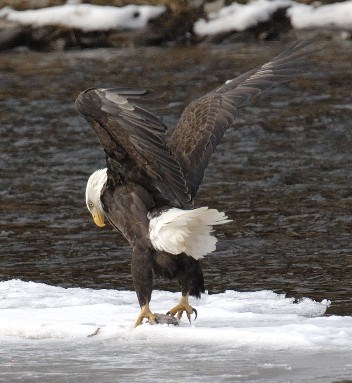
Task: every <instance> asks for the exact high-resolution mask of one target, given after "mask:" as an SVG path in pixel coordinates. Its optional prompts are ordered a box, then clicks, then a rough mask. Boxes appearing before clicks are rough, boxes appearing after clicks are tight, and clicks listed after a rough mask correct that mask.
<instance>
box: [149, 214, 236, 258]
mask: <svg viewBox="0 0 352 383" xmlns="http://www.w3.org/2000/svg"><path fill="white" fill-rule="evenodd" d="M230 221H231V220H230V219H227V217H226V215H225V213H222V212H219V211H218V210H216V209H208V208H207V207H200V208H198V209H194V210H181V209H177V208H172V209H169V210H167V211H164V212H163V213H161V214H160V215H158V216H156V217H154V218H151V219H150V222H149V237H150V240H151V242H152V245H153V246H154V248H155V249H157V250H163V251H166V252H168V253H171V254H181V253H185V254H187V255H189V256H191V257H193V258H195V259H199V258H203V257H204V255H206V254H209V253H211V252H212V251H214V250H215V248H216V246H215V245H216V242H217V239H216V237H215V236H214V235H212V234H211V233H212V231H213V226H215V225H222V224H224V223H227V222H230Z"/></svg>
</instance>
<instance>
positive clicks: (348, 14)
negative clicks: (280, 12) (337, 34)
mask: <svg viewBox="0 0 352 383" xmlns="http://www.w3.org/2000/svg"><path fill="white" fill-rule="evenodd" d="M287 14H288V16H289V17H290V19H291V23H292V26H293V27H294V28H296V29H304V28H324V27H325V28H326V27H329V28H336V29H347V30H352V1H351V0H350V1H344V2H342V3H335V4H327V5H322V6H320V7H314V6H313V5H307V4H298V3H296V4H295V5H294V6H293V7H291V8H290V9H288V11H287Z"/></svg>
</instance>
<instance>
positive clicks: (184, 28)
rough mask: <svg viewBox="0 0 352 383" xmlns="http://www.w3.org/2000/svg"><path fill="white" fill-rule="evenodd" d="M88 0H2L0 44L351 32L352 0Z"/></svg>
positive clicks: (108, 43)
mask: <svg viewBox="0 0 352 383" xmlns="http://www.w3.org/2000/svg"><path fill="white" fill-rule="evenodd" d="M89 3H90V4H88V3H84V4H83V3H80V2H79V1H77V0H70V1H68V2H66V3H64V2H63V1H59V0H29V1H22V0H14V1H9V0H0V6H2V8H1V9H0V49H1V50H4V49H12V48H16V47H19V46H25V47H28V48H30V49H34V50H47V51H50V50H65V49H71V48H95V47H116V48H119V47H128V46H148V45H162V44H198V43H201V42H204V41H210V42H222V41H224V40H226V41H235V42H247V41H256V40H273V39H280V38H281V39H283V38H285V36H287V34H292V33H293V34H301V33H302V32H301V31H302V30H303V31H304V32H303V34H304V35H306V34H307V33H308V32H309V33H312V31H313V35H314V34H315V35H317V34H320V35H322V36H324V37H328V38H331V37H336V36H338V37H341V38H345V39H351V32H352V20H348V18H347V17H346V18H344V15H346V14H348V12H347V11H350V10H352V1H346V2H341V3H336V4H331V5H328V4H327V5H321V3H319V4H320V5H319V6H318V5H316V6H314V5H307V4H303V3H298V2H295V1H291V0H273V1H269V0H255V1H252V2H250V3H245V4H240V3H233V2H231V1H225V0H217V1H213V2H205V1H203V2H202V1H197V0H194V1H170V0H159V1H157V0H154V1H147V2H146V1H142V0H134V1H133V4H131V3H132V2H131V1H123V0H114V1H109V6H104V3H105V4H106V3H107V2H106V1H99V0H96V1H90V2H89ZM146 3H148V5H146ZM142 4H144V5H142ZM9 5H11V7H9ZM117 6H118V7H117Z"/></svg>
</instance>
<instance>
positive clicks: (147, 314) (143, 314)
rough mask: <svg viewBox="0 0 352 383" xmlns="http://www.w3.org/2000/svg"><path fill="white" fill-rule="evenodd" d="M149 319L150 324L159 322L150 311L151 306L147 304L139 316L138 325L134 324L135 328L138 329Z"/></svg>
mask: <svg viewBox="0 0 352 383" xmlns="http://www.w3.org/2000/svg"><path fill="white" fill-rule="evenodd" d="M144 318H145V319H148V322H149V323H150V324H157V323H158V321H157V319H156V317H155V315H154V314H153V313H152V312H151V311H150V308H149V304H146V305H145V306H143V307H142V309H141V313H140V314H139V316H138V318H137V320H136V323H135V324H134V327H137V326H139V325H141V324H142V323H143V319H144Z"/></svg>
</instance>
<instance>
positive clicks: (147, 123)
mask: <svg viewBox="0 0 352 383" xmlns="http://www.w3.org/2000/svg"><path fill="white" fill-rule="evenodd" d="M307 45H308V44H306V43H298V44H295V45H294V46H292V47H291V48H290V49H288V50H287V51H285V52H284V53H282V54H281V55H279V56H278V57H276V58H274V59H273V60H271V61H269V62H268V63H266V64H264V65H263V66H262V67H260V68H257V69H254V70H251V71H249V72H247V73H245V74H243V75H241V76H239V77H237V78H236V79H233V80H231V81H229V82H227V83H226V84H224V85H221V86H220V87H219V88H217V89H215V90H214V91H212V92H210V93H208V94H206V95H205V96H203V97H201V98H199V99H198V100H195V101H193V102H192V103H191V104H190V105H188V106H187V107H186V109H185V110H184V112H183V114H182V116H181V118H180V120H179V122H178V125H177V127H176V129H175V131H174V133H173V135H172V136H171V138H170V139H169V140H167V139H166V131H167V127H166V126H165V125H164V124H163V123H162V122H161V121H160V120H158V119H157V118H156V117H155V116H154V115H153V114H151V113H150V112H148V111H147V110H146V109H144V108H143V107H142V106H141V105H143V102H144V100H146V99H148V95H149V92H148V91H145V90H137V89H130V88H117V89H89V90H87V91H84V92H82V93H81V94H80V95H79V97H78V98H77V100H76V107H77V109H78V111H79V112H80V113H81V114H82V115H83V116H84V117H85V118H86V119H87V120H88V121H89V122H90V123H91V125H92V126H93V128H94V130H95V131H96V133H97V135H98V137H99V140H100V142H101V144H102V146H103V148H104V151H105V153H106V158H107V181H106V183H105V186H104V188H103V190H102V191H101V194H100V200H101V203H102V207H103V210H104V214H105V216H106V218H107V219H108V220H109V222H110V223H111V224H112V225H113V226H114V227H115V228H116V229H118V230H119V231H120V232H121V233H122V235H123V236H124V237H125V238H126V239H127V240H128V242H129V243H130V245H131V246H132V249H133V254H132V277H133V282H134V286H135V289H136V292H137V296H138V299H139V303H140V306H141V308H142V314H141V318H142V319H143V317H148V318H149V319H150V318H151V317H150V316H149V314H145V312H144V311H143V310H144V308H145V307H147V308H148V310H149V302H150V299H151V293H152V290H153V272H154V273H156V274H157V275H161V276H163V277H167V278H176V279H178V280H179V282H180V285H181V290H182V295H183V297H188V295H189V294H190V295H195V296H197V297H199V296H200V294H201V292H203V291H204V280H203V274H202V270H201V267H200V264H199V261H197V260H195V259H193V258H192V257H190V256H188V255H186V254H177V255H173V254H169V253H166V252H164V251H160V250H155V248H154V247H153V245H152V243H151V240H150V238H149V222H150V216H149V215H148V214H149V213H152V212H153V211H155V210H156V209H166V208H172V207H175V208H180V209H186V210H187V209H192V208H193V200H194V197H195V196H196V194H197V191H198V188H199V186H200V184H201V182H202V179H203V175H204V171H205V169H206V167H207V165H208V163H209V161H210V157H211V155H212V153H213V152H214V150H215V149H216V146H217V145H218V143H219V142H220V140H221V139H222V137H223V134H224V133H225V131H226V129H228V128H229V127H230V126H231V125H232V124H233V122H234V120H235V117H236V114H237V112H238V110H239V109H240V108H241V107H242V106H244V105H245V104H246V103H247V102H249V101H250V100H251V99H252V98H253V97H255V96H256V95H258V94H259V93H261V92H263V91H264V90H267V89H269V88H271V87H272V86H274V85H276V84H279V83H281V82H284V81H288V80H290V79H292V78H293V76H295V75H297V74H301V73H303V72H304V70H305V66H306V60H305V59H306V57H307V56H308V55H309V54H312V53H313V50H312V49H310V48H307ZM183 303H185V301H183ZM187 304H188V303H187V302H186V306H187ZM188 307H189V306H188ZM187 312H188V311H187ZM148 313H150V311H148ZM188 313H189V312H188ZM139 323H141V320H140V318H139V320H138V321H137V324H139Z"/></svg>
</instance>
